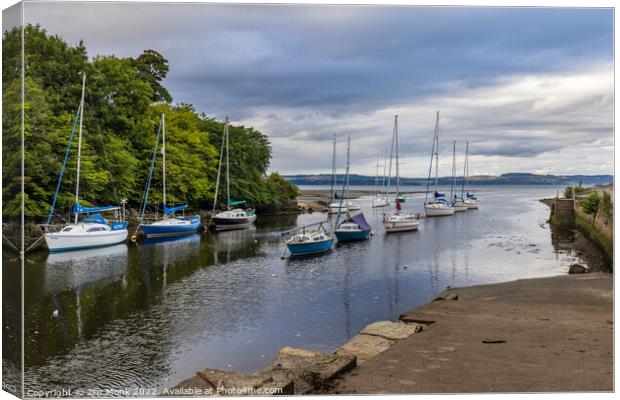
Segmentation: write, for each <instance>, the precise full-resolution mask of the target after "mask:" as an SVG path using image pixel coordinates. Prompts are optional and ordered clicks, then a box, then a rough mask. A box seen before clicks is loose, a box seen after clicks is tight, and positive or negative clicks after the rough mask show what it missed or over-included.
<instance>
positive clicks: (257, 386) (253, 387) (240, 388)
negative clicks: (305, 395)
mask: <svg viewBox="0 0 620 400" xmlns="http://www.w3.org/2000/svg"><path fill="white" fill-rule="evenodd" d="M162 394H163V395H170V396H199V397H203V396H257V395H258V396H260V395H280V394H282V395H291V394H294V384H293V380H292V379H290V378H288V377H287V376H285V375H284V374H278V373H275V374H267V373H264V372H263V371H261V372H258V373H256V374H243V373H240V372H234V371H224V370H220V369H205V370H202V371H198V372H197V373H196V375H195V376H193V377H192V378H190V379H186V380H184V381H183V382H181V383H179V384H178V385H176V386H174V387H173V388H171V389H167V390H165V391H164V392H163V393H162Z"/></svg>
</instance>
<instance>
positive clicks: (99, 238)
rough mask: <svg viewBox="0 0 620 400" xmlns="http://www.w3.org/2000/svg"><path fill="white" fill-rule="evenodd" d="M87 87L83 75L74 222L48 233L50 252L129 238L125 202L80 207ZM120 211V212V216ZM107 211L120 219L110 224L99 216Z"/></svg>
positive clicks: (107, 243) (110, 243)
mask: <svg viewBox="0 0 620 400" xmlns="http://www.w3.org/2000/svg"><path fill="white" fill-rule="evenodd" d="M85 88H86V74H84V73H82V97H81V101H80V106H79V120H80V126H79V131H78V132H79V133H78V150H77V174H76V176H77V177H76V185H75V204H74V205H73V208H72V213H73V215H74V222H73V223H68V224H66V225H65V226H64V228H63V229H62V230H60V231H59V232H47V233H45V235H44V238H45V243H46V244H47V248H48V249H49V250H50V251H51V252H58V251H69V250H77V249H85V248H92V247H102V246H110V245H113V244H117V243H121V242H123V241H124V240H125V239H127V235H128V232H127V222H126V221H124V214H125V209H124V201H123V202H122V208H121V207H120V206H101V207H84V206H82V205H80V165H81V158H82V121H83V117H84V91H85ZM73 132H75V125H74V131H73ZM73 132H72V133H71V139H69V145H68V148H67V154H66V156H65V160H64V164H63V167H62V171H61V173H60V177H59V180H58V186H57V188H56V194H55V195H54V201H53V203H52V208H51V211H50V215H49V217H48V222H47V224H46V228H47V227H48V226H49V223H50V220H51V217H52V215H53V212H54V205H55V204H56V198H57V197H58V189H59V188H60V184H61V182H62V176H63V173H64V167H65V165H66V161H67V157H68V156H69V150H70V149H71V140H72V138H73ZM119 210H120V211H121V212H120V214H119ZM104 211H114V212H115V214H117V215H118V218H117V220H116V221H114V222H110V223H108V221H107V220H106V219H105V218H104V217H103V216H102V215H101V214H100V213H101V212H104ZM80 214H85V215H86V216H85V217H84V218H83V219H82V220H81V221H79V216H80Z"/></svg>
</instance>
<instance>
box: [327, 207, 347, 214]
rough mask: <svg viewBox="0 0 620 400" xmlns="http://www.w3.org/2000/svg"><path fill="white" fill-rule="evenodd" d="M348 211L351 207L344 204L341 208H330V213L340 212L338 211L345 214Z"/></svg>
mask: <svg viewBox="0 0 620 400" xmlns="http://www.w3.org/2000/svg"><path fill="white" fill-rule="evenodd" d="M347 211H349V209H348V208H347V207H345V206H342V207H341V208H338V207H330V208H329V213H330V214H338V212H340V214H345V213H346V212H347Z"/></svg>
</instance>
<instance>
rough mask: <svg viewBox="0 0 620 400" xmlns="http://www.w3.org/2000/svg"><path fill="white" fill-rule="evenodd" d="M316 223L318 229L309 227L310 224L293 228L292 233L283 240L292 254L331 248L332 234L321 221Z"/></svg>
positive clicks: (304, 253) (319, 251)
mask: <svg viewBox="0 0 620 400" xmlns="http://www.w3.org/2000/svg"><path fill="white" fill-rule="evenodd" d="M315 225H316V224H315ZM318 225H319V227H318V229H310V227H311V226H312V225H308V226H304V227H301V228H297V229H294V230H293V235H292V236H291V237H290V238H289V239H288V240H286V241H285V243H286V247H287V248H288V251H289V252H290V253H291V255H292V256H301V255H309V254H317V253H324V252H326V251H329V250H331V248H332V245H333V244H334V236H333V235H332V234H331V233H329V232H328V231H327V230H326V229H325V227H324V226H323V223H322V222H321V223H319V224H318ZM286 233H288V232H286Z"/></svg>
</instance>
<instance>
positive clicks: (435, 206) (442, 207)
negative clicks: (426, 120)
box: [424, 111, 455, 217]
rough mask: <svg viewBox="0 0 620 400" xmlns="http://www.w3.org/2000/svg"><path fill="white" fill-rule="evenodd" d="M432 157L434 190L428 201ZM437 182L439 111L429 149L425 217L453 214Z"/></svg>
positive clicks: (452, 209) (452, 208)
mask: <svg viewBox="0 0 620 400" xmlns="http://www.w3.org/2000/svg"><path fill="white" fill-rule="evenodd" d="M433 157H434V158H435V191H434V193H433V197H434V199H433V201H428V188H429V184H430V181H431V171H432V169H433ZM438 184H439V111H437V118H436V120H435V133H434V135H433V148H432V150H431V163H430V166H429V168H428V179H427V181H426V198H425V200H424V209H425V210H426V216H427V217H442V216H448V215H454V211H455V210H454V207H452V205H451V204H449V203H448V201H447V200H446V195H445V194H443V193H440V192H439V191H438Z"/></svg>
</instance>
